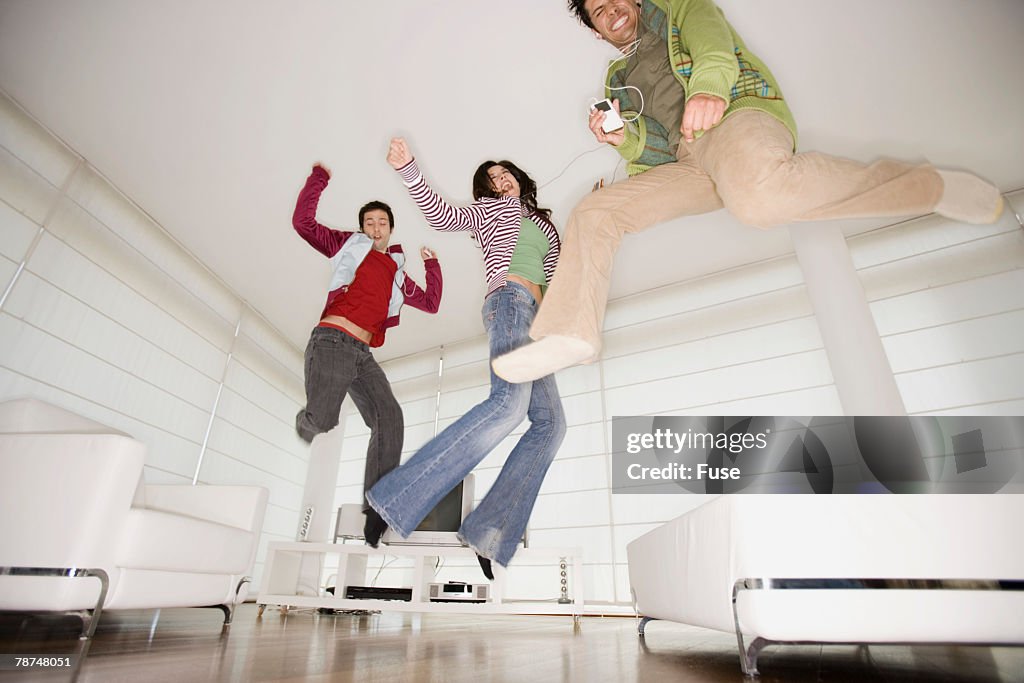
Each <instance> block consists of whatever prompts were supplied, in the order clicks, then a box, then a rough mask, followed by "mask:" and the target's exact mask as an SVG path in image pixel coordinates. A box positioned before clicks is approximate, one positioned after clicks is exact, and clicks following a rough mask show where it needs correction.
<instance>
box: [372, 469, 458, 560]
mask: <svg viewBox="0 0 1024 683" xmlns="http://www.w3.org/2000/svg"><path fill="white" fill-rule="evenodd" d="M472 511H473V475H472V473H471V474H469V475H468V476H467V477H466V478H465V479H463V480H462V481H461V482H459V483H458V484H457V485H456V486H455V488H453V489H452V490H451V491H449V492H448V495H446V496H445V497H444V498H442V499H441V502H440V503H438V504H437V505H436V506H435V507H434V509H433V510H431V511H430V514H428V515H427V516H426V517H424V518H423V521H422V522H420V525H419V526H418V527H416V530H415V531H413V532H412V533H411V534H409V537H408V538H402V537H401V536H399V535H398V534H397V533H395V532H394V531H393V530H391V529H388V530H387V531H386V532H385V533H384V536H383V538H382V539H381V540H382V541H383V542H384V543H385V544H387V545H445V546H460V545H462V542H461V541H460V540H459V539H458V537H457V535H456V534H457V532H458V531H459V527H461V526H462V520H464V519H465V518H466V517H467V516H469V513H470V512H472Z"/></svg>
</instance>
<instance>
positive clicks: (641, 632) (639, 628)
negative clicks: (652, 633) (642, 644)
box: [636, 617, 657, 638]
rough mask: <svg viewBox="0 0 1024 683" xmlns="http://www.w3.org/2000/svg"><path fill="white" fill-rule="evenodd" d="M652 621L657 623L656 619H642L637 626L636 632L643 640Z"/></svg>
mask: <svg viewBox="0 0 1024 683" xmlns="http://www.w3.org/2000/svg"><path fill="white" fill-rule="evenodd" d="M650 621H657V619H655V618H654V617H641V619H640V623H639V624H637V625H636V632H637V635H639V636H640V637H641V638H643V637H644V629H645V628H646V627H647V623H648V622H650Z"/></svg>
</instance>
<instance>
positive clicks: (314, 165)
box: [313, 161, 331, 178]
mask: <svg viewBox="0 0 1024 683" xmlns="http://www.w3.org/2000/svg"><path fill="white" fill-rule="evenodd" d="M317 167H320V168H322V169H324V173H326V174H327V177H328V178H330V177H331V169H329V168H327V167H326V166H324V163H323V162H322V161H318V162H316V163H315V164H313V168H317Z"/></svg>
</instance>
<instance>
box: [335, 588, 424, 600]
mask: <svg viewBox="0 0 1024 683" xmlns="http://www.w3.org/2000/svg"><path fill="white" fill-rule="evenodd" d="M345 597H346V598H348V599H350V600H404V601H406V602H412V589H411V588H385V587H381V586H346V587H345Z"/></svg>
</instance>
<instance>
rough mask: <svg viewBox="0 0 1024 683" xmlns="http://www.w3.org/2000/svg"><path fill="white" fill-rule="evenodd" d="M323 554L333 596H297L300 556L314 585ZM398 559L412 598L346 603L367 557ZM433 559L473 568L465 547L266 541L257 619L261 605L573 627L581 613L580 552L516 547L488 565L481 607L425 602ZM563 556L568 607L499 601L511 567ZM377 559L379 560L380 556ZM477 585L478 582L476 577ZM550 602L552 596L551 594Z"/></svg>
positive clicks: (362, 573)
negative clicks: (535, 618)
mask: <svg viewBox="0 0 1024 683" xmlns="http://www.w3.org/2000/svg"><path fill="white" fill-rule="evenodd" d="M327 554H334V555H337V556H338V581H337V593H338V595H337V596H332V595H322V596H312V595H299V594H298V593H299V586H298V584H299V577H300V574H301V571H300V570H301V567H302V560H303V557H305V556H315V557H316V561H317V562H318V564H319V571H318V575H317V582H316V584H317V586H320V585H321V584H322V580H321V579H322V573H323V565H324V562H323V559H324V556H325V555H327ZM383 555H390V556H398V557H405V558H411V559H412V560H413V583H412V600H410V601H403V600H360V599H346V598H345V588H346V587H347V586H352V585H356V586H363V585H366V584H367V583H368V580H367V577H366V574H367V559H368V558H370V557H371V556H383ZM437 558H445V559H447V558H467V559H469V560H471V561H472V563H473V565H474V571H476V572H479V569H476V568H475V567H476V553H474V552H473V550H472V549H470V548H464V547H457V546H417V545H387V546H386V545H381V547H380V548H377V549H374V548H371V547H370V546H368V545H364V544H354V543H352V544H346V543H302V542H281V541H277V542H272V543H270V544H269V545H268V546H267V559H266V563H265V565H264V567H263V579H262V581H261V582H260V592H259V595H258V596H257V598H256V602H257V604H258V605H259V615H260V616H262V614H263V611H264V609H266V606H267V605H279V606H281V607H282V611H283V612H285V613H287V610H288V608H289V607H329V608H332V609H337V610H367V611H381V612H437V613H449V614H524V613H525V614H568V615H570V616H572V618H573V623H578V622H579V618H580V617H581V616H582V614H583V555H582V552H581V550H580V548H520V549H519V550H518V551H517V552H516V555H515V557H514V558H513V560H512V565H511V567H509V568H508V569H507V570H503V569H502V568H501V567H500V566H498V565H497V564H495V565H494V581H492V582H491V597H490V599H489V601H488V602H485V603H454V602H431V601H430V599H429V595H428V591H429V584H430V583H431V581H432V580H433V576H432V573H431V568H432V567H433V565H434V563H435V561H436V559H437ZM561 558H565V563H566V573H567V576H566V579H567V581H568V589H569V599H570V602H569V603H568V604H565V603H561V604H560V603H557V602H555V601H553V600H551V599H549V600H547V601H545V600H543V599H538V600H536V601H533V600H515V601H508V600H506V599H505V598H504V593H505V572H507V571H515V566H516V563H518V562H530V561H533V560H545V561H550V562H551V563H552V564H555V565H558V564H559V561H560V559H561ZM382 559H383V558H382ZM480 578H481V581H482V580H484V579H483V576H482V575H481V577H480ZM552 593H553V594H552V596H551V597H552V598H557V597H558V595H557V594H555V591H552Z"/></svg>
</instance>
